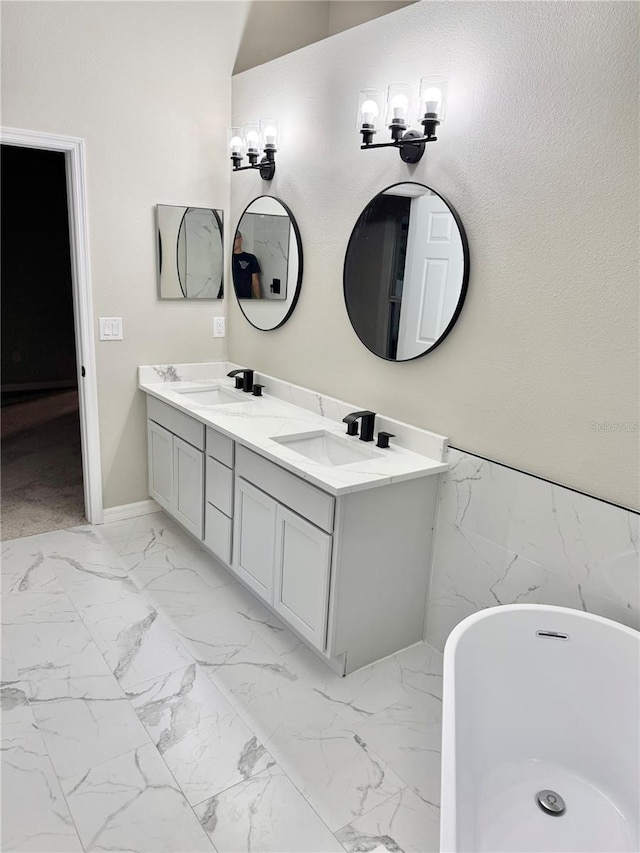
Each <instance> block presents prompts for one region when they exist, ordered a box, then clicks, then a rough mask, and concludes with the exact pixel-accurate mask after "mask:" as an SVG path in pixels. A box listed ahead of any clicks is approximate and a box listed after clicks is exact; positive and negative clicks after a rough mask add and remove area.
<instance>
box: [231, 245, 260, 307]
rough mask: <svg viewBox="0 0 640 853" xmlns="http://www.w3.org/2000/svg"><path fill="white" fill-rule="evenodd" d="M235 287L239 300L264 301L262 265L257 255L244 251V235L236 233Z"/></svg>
mask: <svg viewBox="0 0 640 853" xmlns="http://www.w3.org/2000/svg"><path fill="white" fill-rule="evenodd" d="M231 269H232V273H233V286H234V287H235V289H236V296H237V297H238V299H262V292H261V290H260V272H261V270H260V264H259V263H258V259H257V258H256V256H255V255H252V254H251V253H250V252H244V251H243V250H242V233H241V232H240V231H236V236H235V238H234V241H233V257H232V260H231Z"/></svg>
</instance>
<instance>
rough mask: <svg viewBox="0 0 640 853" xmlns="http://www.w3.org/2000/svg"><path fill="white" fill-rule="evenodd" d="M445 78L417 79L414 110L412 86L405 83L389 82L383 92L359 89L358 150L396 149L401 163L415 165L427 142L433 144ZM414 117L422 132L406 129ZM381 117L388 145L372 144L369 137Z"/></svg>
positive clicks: (378, 126)
mask: <svg viewBox="0 0 640 853" xmlns="http://www.w3.org/2000/svg"><path fill="white" fill-rule="evenodd" d="M447 82H448V81H447V78H446V77H441V76H439V75H438V76H436V75H431V76H429V77H423V78H422V79H421V80H420V97H419V106H418V108H417V109H416V97H415V92H414V87H413V86H412V85H410V84H409V83H391V85H390V86H389V88H388V90H387V97H386V99H385V97H384V93H383V92H381V91H379V90H378V89H363V90H362V91H361V92H360V98H359V100H358V132H359V133H361V134H362V145H361V146H360V148H362V149H365V148H397V149H399V151H400V157H401V158H402V160H404V162H405V163H417V162H418V161H419V160H420V158H421V157H422V155H423V154H424V149H425V145H426V143H427V142H436V141H437V139H438V137H437V136H436V130H437V128H438V126H439V125H440V123H441V122H442V121H443V120H444V113H445V98H446V91H447ZM414 116H416V117H417V120H418V122H419V123H420V124H421V125H422V128H423V131H422V133H421V132H420V131H418V130H410V129H409V128H408V123H409V122H410V121H411V120H412V119H413V117H414ZM383 118H384V119H385V124H386V125H387V127H388V128H389V130H390V131H391V142H376V143H374V141H373V137H374V136H375V134H376V133H378V131H379V130H380V129H381V127H382V121H383Z"/></svg>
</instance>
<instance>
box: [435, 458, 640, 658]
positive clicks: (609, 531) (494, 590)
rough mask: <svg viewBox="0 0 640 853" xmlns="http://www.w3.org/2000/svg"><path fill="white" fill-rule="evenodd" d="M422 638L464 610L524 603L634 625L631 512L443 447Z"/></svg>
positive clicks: (638, 585) (440, 643) (639, 588)
mask: <svg viewBox="0 0 640 853" xmlns="http://www.w3.org/2000/svg"><path fill="white" fill-rule="evenodd" d="M449 462H450V468H449V470H448V471H447V472H445V474H443V479H442V485H441V491H440V501H439V506H438V516H437V522H436V536H435V545H434V556H433V567H432V577H431V592H430V596H429V604H428V609H427V630H426V639H427V642H429V643H430V644H431V645H433V646H435V647H436V648H437V649H440V650H442V649H443V648H444V643H445V641H446V639H447V637H448V635H449V633H450V632H451V630H452V629H453V628H454V627H455V626H456V625H457V624H458V622H460V621H461V620H462V619H464V618H465V617H466V616H469V615H470V614H472V613H475V612H476V611H478V610H482V609H484V608H485V607H494V606H496V605H498V604H513V603H523V602H525V603H526V602H529V603H534V604H556V605H559V606H561V607H562V606H564V607H573V608H575V609H577V610H585V611H587V612H589V613H595V614H597V615H599V616H605V617H607V618H609V619H614V620H616V621H617V622H622V623H623V624H625V625H628V626H630V627H632V628H636V629H640V555H639V542H640V515H639V514H638V513H635V512H632V511H629V510H626V509H622V508H620V507H617V506H612V505H611V504H608V503H606V502H605V501H601V500H598V499H597V498H592V497H589V496H587V495H583V494H580V493H577V492H574V491H572V490H571V489H567V488H564V487H562V486H557V485H553V484H551V483H548V482H546V481H544V480H540V479H538V478H537V477H533V476H530V475H528V474H524V473H521V472H519V471H514V470H512V469H510V468H506V467H504V466H503V465H499V464H497V463H495V462H489V461H486V460H484V459H481V458H480V457H478V456H474V455H472V454H470V453H464V452H462V451H459V450H454V449H453V448H450V450H449Z"/></svg>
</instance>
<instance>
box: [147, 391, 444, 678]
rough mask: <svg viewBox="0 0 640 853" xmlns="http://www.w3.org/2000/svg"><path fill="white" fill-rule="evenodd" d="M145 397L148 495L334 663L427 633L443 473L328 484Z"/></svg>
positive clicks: (374, 654) (353, 662)
mask: <svg viewBox="0 0 640 853" xmlns="http://www.w3.org/2000/svg"><path fill="white" fill-rule="evenodd" d="M147 400H148V404H147V405H148V418H149V420H148V431H149V492H150V495H151V496H152V497H153V498H155V500H156V501H157V502H158V503H159V504H160V505H161V506H162V507H164V509H166V510H167V512H169V513H170V514H171V515H173V516H174V517H175V518H177V519H178V520H179V521H180V523H181V524H182V525H183V526H184V527H185V528H186V529H187V530H189V531H190V532H191V533H192V534H193V535H194V536H196V537H197V538H198V539H199V540H200V541H201V542H202V544H203V545H204V547H205V548H206V549H207V550H208V551H209V552H210V553H211V554H212V555H213V556H214V557H216V558H217V559H218V560H219V561H220V562H222V563H223V564H224V565H225V566H226V567H227V568H228V569H229V570H230V571H231V572H232V573H233V574H234V575H235V577H236V578H237V579H238V580H239V581H241V582H242V583H243V584H244V585H245V586H246V587H248V588H249V589H251V590H252V591H253V592H254V593H255V595H256V596H257V597H259V598H260V600H261V601H263V602H264V603H265V604H266V605H267V606H268V607H269V608H270V609H271V610H272V611H273V612H275V613H276V614H278V615H279V616H280V617H281V618H282V620H283V621H284V622H285V623H286V624H287V625H289V626H290V627H291V629H292V630H293V631H295V632H296V633H297V634H298V635H299V636H300V637H301V638H302V639H304V640H305V641H306V642H307V643H308V644H309V645H310V646H311V647H313V648H314V649H315V650H316V651H317V652H318V654H320V655H321V656H322V658H323V659H324V660H325V661H326V662H327V663H328V664H329V665H330V666H332V667H333V668H334V669H335V670H336V671H338V672H341V673H344V674H347V673H350V672H353V671H354V670H356V669H359V668H360V667H363V666H366V665H367V664H369V663H372V662H373V661H376V660H380V659H381V658H383V657H386V656H388V655H391V654H393V653H395V652H397V651H399V650H400V649H403V648H406V647H407V646H410V645H411V644H413V643H416V642H419V641H420V640H422V639H423V637H424V620H425V611H426V600H427V591H428V587H429V580H430V578H429V572H430V564H431V549H432V541H433V528H434V524H435V508H436V498H437V492H438V485H439V477H437V476H425V475H424V474H423V472H419V473H416V475H414V476H407V474H406V473H405V474H404V475H403V476H402V478H401V479H400V480H399V481H396V482H394V481H393V480H391V482H388V481H387V482H386V483H385V484H384V485H376V486H374V487H371V486H370V485H369V484H362V485H358V484H357V483H355V484H354V485H353V486H352V490H351V491H348V490H343V489H341V490H340V491H341V493H340V494H338V495H335V494H330V492H329V491H324V490H323V488H322V487H321V486H319V485H318V486H316V485H314V484H312V483H310V482H309V481H308V480H305V479H304V476H302V475H300V474H297V473H294V472H293V471H291V470H288V469H287V468H285V467H283V465H282V464H280V463H279V461H277V460H275V459H274V460H273V461H272V460H271V459H270V458H268V453H265V455H264V456H263V455H261V454H260V453H256V452H254V451H253V450H249V448H248V447H246V446H245V444H243V441H242V437H241V436H239V437H238V438H235V436H234V437H231V435H233V433H231V435H230V434H229V432H227V434H224V433H222V432H220V431H219V430H218V429H217V428H216V425H215V422H214V424H213V425H212V426H210V425H208V424H207V425H206V426H205V424H203V423H202V422H201V421H199V420H196V419H195V418H192V417H189V416H188V415H186V414H184V413H183V412H181V411H180V410H179V409H177V408H174V407H173V406H171V405H169V404H168V403H165V402H162V401H161V400H159V399H157V398H155V397H153V396H151V395H149V396H148V397H147ZM257 417H258V416H257ZM269 428H270V427H269ZM347 476H348V472H346V475H345V477H347ZM316 481H317V480H316ZM329 488H330V487H329Z"/></svg>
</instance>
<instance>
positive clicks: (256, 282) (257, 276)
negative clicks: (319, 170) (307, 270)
mask: <svg viewBox="0 0 640 853" xmlns="http://www.w3.org/2000/svg"><path fill="white" fill-rule="evenodd" d="M231 272H232V275H233V287H234V290H235V293H236V297H237V299H238V304H239V305H240V308H241V310H242V313H243V314H244V316H245V317H246V318H247V320H248V321H249V322H250V323H251V325H252V326H255V327H256V329H261V330H263V331H269V330H271V329H277V328H278V326H281V325H282V324H283V323H284V322H286V321H287V320H288V319H289V317H290V316H291V313H292V311H293V309H294V308H295V305H296V302H297V301H298V295H299V293H300V283H301V281H302V243H301V241H300V232H299V231H298V226H297V224H296V221H295V219H294V218H293V215H292V213H291V211H290V210H289V208H288V207H287V206H286V204H283V202H281V201H280V200H279V199H277V198H273V196H268V195H262V196H258V198H255V199H254V200H253V201H252V202H251V203H250V204H249V205H248V206H247V207H246V208H245V211H244V213H243V214H242V216H241V217H240V222H239V223H238V227H237V229H236V231H235V234H234V240H233V253H232V255H231Z"/></svg>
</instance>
